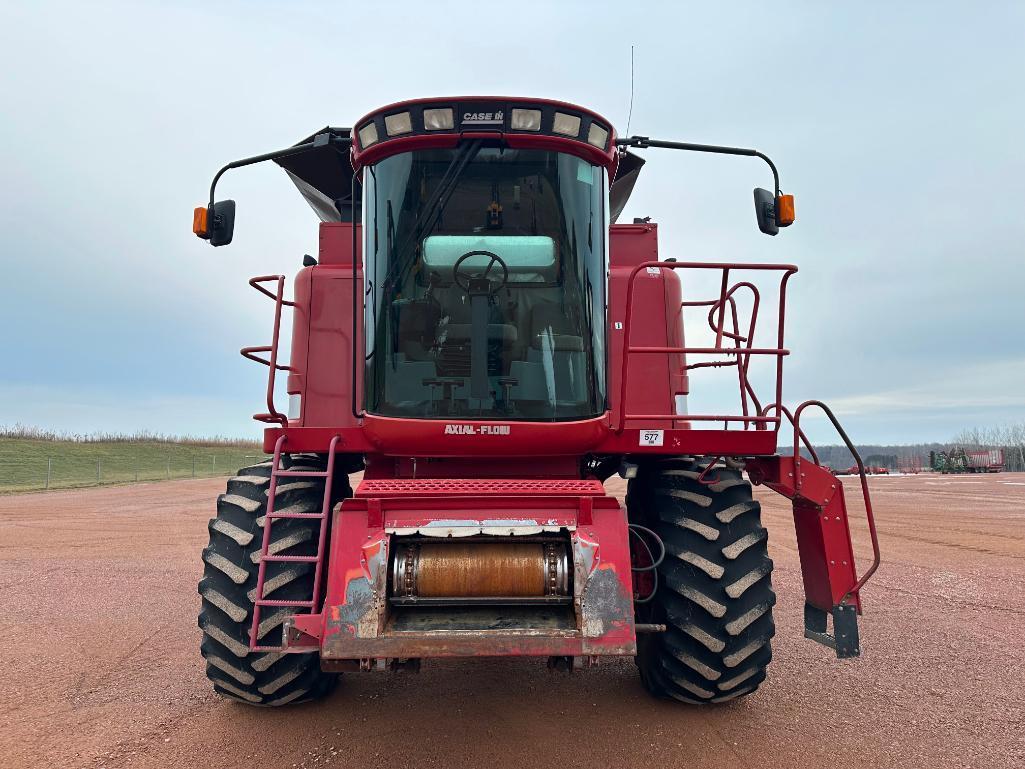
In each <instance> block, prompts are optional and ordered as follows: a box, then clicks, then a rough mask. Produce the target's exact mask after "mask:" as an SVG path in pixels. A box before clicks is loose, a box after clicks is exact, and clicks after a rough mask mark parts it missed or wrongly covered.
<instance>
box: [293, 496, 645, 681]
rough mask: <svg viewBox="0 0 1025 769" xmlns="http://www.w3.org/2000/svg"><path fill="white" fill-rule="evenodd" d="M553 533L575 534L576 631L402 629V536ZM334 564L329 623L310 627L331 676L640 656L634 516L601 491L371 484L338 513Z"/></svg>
mask: <svg viewBox="0 0 1025 769" xmlns="http://www.w3.org/2000/svg"><path fill="white" fill-rule="evenodd" d="M541 530H545V531H561V532H564V533H568V535H569V536H570V539H571V542H572V550H573V561H574V563H573V570H574V596H573V608H572V617H573V619H572V621H567V622H566V624H565V625H564V626H560V627H556V628H545V627H535V628H529V629H527V628H513V629H491V630H476V631H473V632H470V631H457V632H446V631H439V630H427V631H411V630H406V629H401V627H397V626H396V622H395V617H394V614H393V612H392V611H391V610H390V607H389V605H388V601H387V578H388V556H389V553H388V549H389V543H390V538H391V537H392V536H396V535H404V534H405V535H408V534H412V533H414V532H419V533H421V534H424V535H427V536H430V535H433V536H441V537H452V536H472V535H474V534H478V533H484V534H494V535H498V534H500V533H501V534H504V535H511V536H512V537H513V538H515V536H517V535H520V536H529V535H531V534H533V533H535V532H537V531H541ZM330 563H331V570H330V573H329V575H328V580H327V594H326V597H325V601H324V610H323V614H322V615H320V616H319V617H310V618H304V625H303V627H304V629H305V630H306V632H307V633H308V634H309V635H310V636H312V637H314V638H318V639H319V643H320V648H321V659H322V660H323V661H324V663H325V667H328V668H330V665H331V661H332V660H358V659H368V658H370V659H381V658H392V659H395V658H399V659H401V658H408V657H450V656H505V655H535V656H570V657H578V656H592V655H633V654H635V653H636V646H635V643H634V630H633V604H632V589H633V586H632V582H631V577H630V574H631V573H630V552H629V549H628V546H627V528H626V512H625V511H624V510H623V509H622V507H621V506H620V504H619V502H618V501H617V500H615V499H614V498H612V497H609V496H606V495H605V490H604V489H603V488H602V485H601V484H600V483H599V482H597V481H581V480H575V481H574V480H565V481H551V480H547V481H535V482H530V481H506V482H495V481H491V480H457V481H418V480H392V481H363V483H362V484H360V486H359V487H358V488H357V489H356V494H355V496H354V497H353V498H352V499H347V500H345V501H344V502H343V503H342V504H341V505H340V507H339V508H337V509H336V512H335V520H334V527H333V536H332V541H331V554H330ZM318 625H319V627H318Z"/></svg>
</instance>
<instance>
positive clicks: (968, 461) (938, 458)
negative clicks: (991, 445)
mask: <svg viewBox="0 0 1025 769" xmlns="http://www.w3.org/2000/svg"><path fill="white" fill-rule="evenodd" d="M929 466H930V467H931V468H932V469H933V470H934V471H935V472H937V473H943V474H944V475H947V474H951V473H999V472H1000V471H1001V470H1003V469H1004V450H1003V449H966V448H964V447H962V446H955V447H954V448H952V449H950V450H949V451H930V452H929Z"/></svg>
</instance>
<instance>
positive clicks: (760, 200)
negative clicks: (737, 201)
mask: <svg viewBox="0 0 1025 769" xmlns="http://www.w3.org/2000/svg"><path fill="white" fill-rule="evenodd" d="M755 216H756V217H758V229H760V230H761V231H762V232H764V233H765V234H766V235H776V234H778V233H779V225H777V224H776V196H775V195H773V194H772V193H771V192H769V191H768V190H763V189H762V188H761V187H755Z"/></svg>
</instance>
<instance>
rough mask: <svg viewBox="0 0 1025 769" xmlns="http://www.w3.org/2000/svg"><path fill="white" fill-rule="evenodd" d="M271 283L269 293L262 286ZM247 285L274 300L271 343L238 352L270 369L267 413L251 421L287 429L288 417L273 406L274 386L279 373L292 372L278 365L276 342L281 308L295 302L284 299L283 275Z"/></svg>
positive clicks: (278, 333)
mask: <svg viewBox="0 0 1025 769" xmlns="http://www.w3.org/2000/svg"><path fill="white" fill-rule="evenodd" d="M272 281H276V282H277V290H276V291H274V292H271V291H269V290H268V289H267V288H266V287H265V286H264V285H262V284H264V283H270V282H272ZM249 285H250V286H252V287H253V288H255V289H256V290H257V291H259V292H260V293H261V294H264V295H265V296H268V297H270V298H271V299H273V300H274V331H273V333H272V335H271V343H270V344H269V345H259V346H257V347H243V348H242V349H241V350H239V352H240V353H241V354H242V356H243V357H244V358H248V359H249V360H251V361H255V362H257V363H262V364H263V365H264V366H268V367H269V369H270V370H269V372H268V374H267V413H265V414H253V419H255V420H257V421H258V422H276V423H278V424H280V425H281V426H282V427H287V426H288V416H287V415H285V414H282V413H281V412H280V411H278V410H277V408H276V407H275V406H274V384H275V381H276V377H277V373H278V372H279V371H291V370H292V367H291V366H282V365H280V364H278V340H279V336H280V333H281V308H282V307H295V302H289V301H287V300H286V299H285V298H284V297H285V276H284V275H261V276H259V277H256V278H251V279H250V280H249ZM258 353H270V357H269V358H264V357H261V356H260V355H259V354H258Z"/></svg>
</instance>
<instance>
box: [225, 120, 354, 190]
mask: <svg viewBox="0 0 1025 769" xmlns="http://www.w3.org/2000/svg"><path fill="white" fill-rule="evenodd" d="M329 144H335V145H338V146H340V147H345V148H348V147H351V146H352V140H351V139H343V138H342V137H341V136H332V135H331V134H330V133H327V132H325V133H322V134H317V135H316V136H314V137H313V141H309V142H306V143H305V144H296V145H295V146H294V147H287V148H286V149H283V150H276V151H274V152H265V153H263V154H262V155H253V157H251V158H242V159H241V160H233V161H232V162H231V163H228V164H227V165H226V166H224V168H222V169H221V170H220V171H218V172H217V173H216V174H215V175H214V180H213V181H212V182H210V208H211V209H212V208H213V206H214V192H215V190H216V189H217V182H218V181H219V180H220V178H221V177H222V176H223V175H224V172H225V171H229V170H231V169H232V168H242V167H244V166H251V165H253V164H255V163H262V162H264V161H265V160H277V159H278V158H286V157H289V156H290V155H300V154H302V153H303V152H308V151H310V150H312V149H316V148H318V147H326V146H327V145H329Z"/></svg>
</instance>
